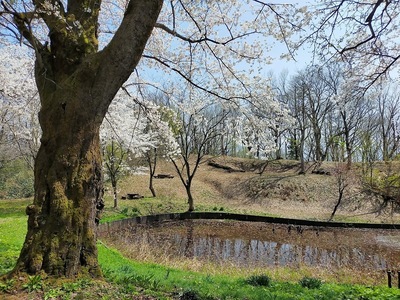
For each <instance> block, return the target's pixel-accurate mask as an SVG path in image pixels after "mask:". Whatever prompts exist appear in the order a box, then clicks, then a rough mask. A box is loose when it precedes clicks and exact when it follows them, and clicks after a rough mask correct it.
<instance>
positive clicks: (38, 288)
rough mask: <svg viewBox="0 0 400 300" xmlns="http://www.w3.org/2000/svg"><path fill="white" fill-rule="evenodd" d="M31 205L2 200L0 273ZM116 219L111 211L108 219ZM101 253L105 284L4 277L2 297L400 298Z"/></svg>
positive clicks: (380, 290)
mask: <svg viewBox="0 0 400 300" xmlns="http://www.w3.org/2000/svg"><path fill="white" fill-rule="evenodd" d="M147 201H148V202H149V201H152V200H147ZM145 202H146V199H144V200H143V205H144V204H145ZM28 203H29V200H9V201H8V200H7V201H5V200H1V201H0V274H4V273H6V272H8V271H10V270H11V269H12V267H13V265H14V263H15V261H16V259H17V257H18V254H19V251H20V248H21V246H22V244H23V240H24V237H25V232H26V216H25V215H24V210H25V206H26V205H27V204H28ZM136 204H137V203H136ZM131 211H132V209H131ZM118 214H119V213H118V212H116V213H115V215H118ZM115 215H114V216H113V214H112V211H111V210H110V211H109V218H110V219H112V218H113V217H115ZM98 249H99V261H100V264H101V267H102V270H103V273H104V278H105V280H104V281H94V280H89V279H84V278H79V279H76V280H72V281H71V280H58V281H54V280H53V279H51V278H42V277H40V276H33V277H32V276H31V277H26V278H25V279H24V280H23V281H21V280H20V279H18V281H16V280H7V279H5V278H3V280H2V281H0V299H4V298H5V299H72V298H73V299H299V300H300V299H302V300H303V299H327V300H328V299H400V290H399V289H394V288H393V289H388V288H386V287H383V286H371V287H369V286H363V285H346V284H333V283H328V282H323V281H320V280H319V279H317V278H303V279H302V280H300V281H293V282H285V281H279V280H275V279H274V278H271V277H268V276H266V275H263V274H260V275H252V276H250V277H243V275H241V274H242V273H240V272H237V274H236V275H232V273H230V272H229V273H227V274H212V275H211V274H207V273H202V272H192V271H185V270H182V269H178V268H169V267H165V266H162V265H157V264H152V263H144V262H138V261H132V260H129V259H127V258H125V257H124V256H123V255H122V254H121V253H120V252H118V251H117V250H115V249H113V248H110V247H109V246H107V245H105V244H103V243H102V242H99V243H98ZM19 281H21V282H19ZM143 295H147V296H146V297H147V298H143V297H144V296H143ZM135 297H136V298H135Z"/></svg>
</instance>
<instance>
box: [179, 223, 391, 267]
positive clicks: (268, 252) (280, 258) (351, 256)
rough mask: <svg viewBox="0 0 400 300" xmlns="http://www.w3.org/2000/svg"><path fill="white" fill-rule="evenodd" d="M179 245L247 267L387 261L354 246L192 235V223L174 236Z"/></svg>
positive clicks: (194, 254) (364, 264)
mask: <svg viewBox="0 0 400 300" xmlns="http://www.w3.org/2000/svg"><path fill="white" fill-rule="evenodd" d="M174 239H175V241H174V243H175V244H176V245H180V249H178V251H177V252H178V253H177V254H178V255H183V256H185V257H197V258H203V259H206V260H210V261H217V262H221V261H230V262H234V263H236V264H238V265H242V266H243V265H246V266H253V265H254V266H256V265H257V266H274V265H279V266H300V265H302V264H304V265H308V266H323V267H329V268H336V269H338V268H341V267H348V268H363V269H379V270H383V269H386V267H387V263H386V260H385V259H384V258H383V257H381V256H380V255H378V254H376V253H372V254H369V253H365V252H363V251H361V250H360V249H357V248H353V249H351V248H347V247H338V249H336V250H329V251H328V250H325V249H319V248H317V247H311V246H299V245H292V244H284V243H276V242H273V241H272V242H269V241H259V240H248V241H246V240H241V239H232V240H231V239H225V240H221V239H220V238H216V237H193V225H191V226H189V227H188V228H187V235H186V236H185V237H182V236H181V235H175V236H174Z"/></svg>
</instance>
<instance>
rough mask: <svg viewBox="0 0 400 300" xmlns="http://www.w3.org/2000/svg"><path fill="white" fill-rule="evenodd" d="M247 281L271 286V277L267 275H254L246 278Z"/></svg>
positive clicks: (252, 283)
mask: <svg viewBox="0 0 400 300" xmlns="http://www.w3.org/2000/svg"><path fill="white" fill-rule="evenodd" d="M246 283H247V284H250V285H252V286H266V287H269V286H271V278H269V276H267V275H252V276H250V277H249V278H247V279H246Z"/></svg>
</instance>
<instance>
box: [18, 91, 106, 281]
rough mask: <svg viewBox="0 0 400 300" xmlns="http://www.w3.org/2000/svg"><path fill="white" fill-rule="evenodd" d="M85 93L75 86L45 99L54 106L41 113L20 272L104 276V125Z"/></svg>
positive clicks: (19, 266)
mask: <svg viewBox="0 0 400 300" xmlns="http://www.w3.org/2000/svg"><path fill="white" fill-rule="evenodd" d="M79 90H80V93H79ZM45 94H46V93H44V95H45ZM85 94H86V93H85V91H84V90H83V89H82V87H79V86H76V88H75V89H74V90H72V89H71V90H68V89H66V88H65V89H62V92H61V91H60V92H55V93H53V94H52V99H42V100H44V101H42V102H43V103H49V105H47V106H46V105H44V106H43V107H42V110H41V112H40V122H41V125H42V128H43V137H42V144H41V147H40V149H39V152H38V155H37V158H36V162H35V197H34V203H33V204H32V205H30V206H28V208H27V214H28V215H29V220H28V233H27V236H26V240H25V244H24V246H23V249H22V252H21V255H20V257H19V260H18V263H17V267H16V268H17V269H18V270H23V271H26V272H28V273H38V272H39V271H41V270H43V271H45V272H46V273H48V274H53V275H65V276H67V277H70V276H75V275H77V274H78V273H80V272H82V271H83V270H82V269H81V268H84V269H85V270H84V272H87V273H89V274H91V275H92V276H99V275H100V274H101V273H100V269H99V266H98V263H97V250H96V223H97V221H98V214H99V212H100V210H101V209H102V208H103V200H102V195H103V185H102V163H101V153H100V145H99V128H100V122H99V121H100V120H99V119H98V118H97V114H96V113H95V112H94V111H93V109H91V108H90V107H91V106H90V105H88V103H90V101H89V100H88V99H85V98H86V97H85ZM84 100H86V101H84ZM60 103H61V104H60ZM66 103H67V104H66Z"/></svg>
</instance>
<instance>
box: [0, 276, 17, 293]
mask: <svg viewBox="0 0 400 300" xmlns="http://www.w3.org/2000/svg"><path fill="white" fill-rule="evenodd" d="M14 283H15V280H14V279H8V280H6V281H4V282H0V292H3V293H4V292H6V293H9V292H11V290H12V289H13V287H14Z"/></svg>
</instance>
